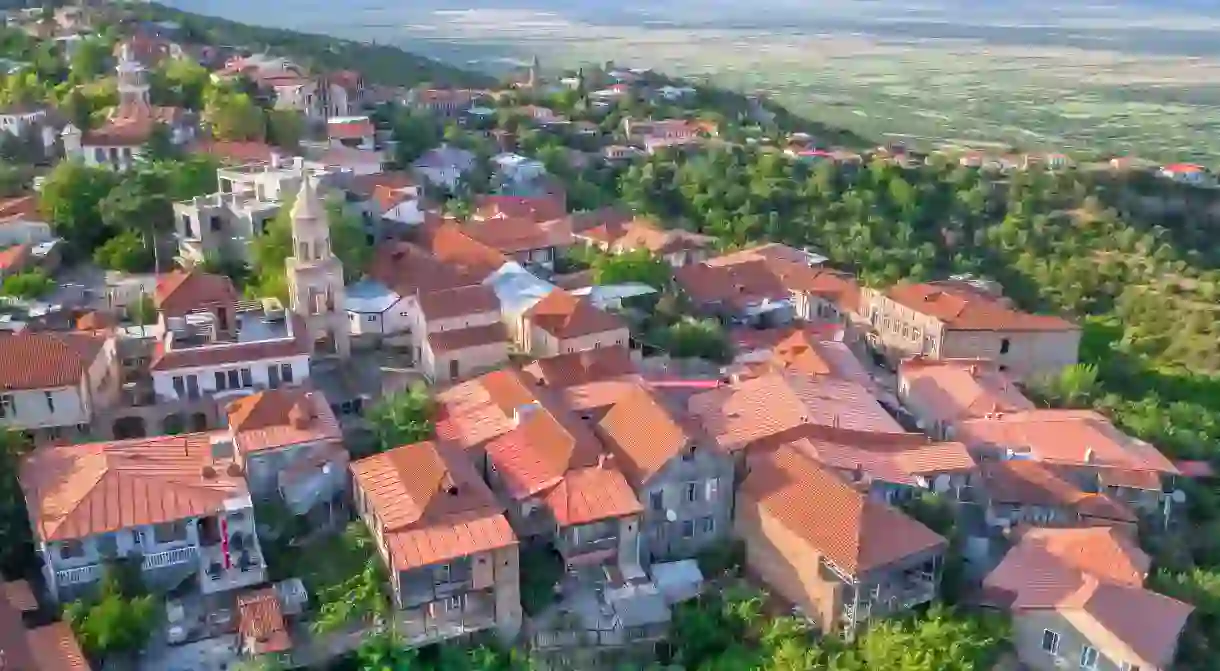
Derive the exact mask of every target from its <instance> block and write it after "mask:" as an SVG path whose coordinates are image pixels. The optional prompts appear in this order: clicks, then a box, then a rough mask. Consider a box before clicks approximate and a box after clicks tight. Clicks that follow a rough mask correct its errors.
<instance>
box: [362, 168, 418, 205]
mask: <svg viewBox="0 0 1220 671" xmlns="http://www.w3.org/2000/svg"><path fill="white" fill-rule="evenodd" d="M418 186H419V182H418V181H417V180H416V179H415V178H414V177H412V176H411V173H409V172H404V171H402V170H387V171H385V172H376V173H372V174H369V175H353V176H352V178H351V181H350V182H348V185H347V190H348V191H350V192H352V193H354V194H356V195H358V196H362V197H364V198H371V197H372V196H373V194H374V193H375V192H376V191H377V189H378V188H382V187H385V188H388V189H392V190H398V189H406V188H410V187H418Z"/></svg>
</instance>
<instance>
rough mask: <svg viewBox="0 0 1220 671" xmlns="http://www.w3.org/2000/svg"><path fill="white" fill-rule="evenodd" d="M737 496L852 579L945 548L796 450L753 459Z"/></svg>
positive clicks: (925, 531) (769, 452)
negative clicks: (760, 510) (780, 525)
mask: <svg viewBox="0 0 1220 671" xmlns="http://www.w3.org/2000/svg"><path fill="white" fill-rule="evenodd" d="M738 496H739V497H740V499H742V501H741V502H740V503H739V504H738V505H743V504H744V505H751V506H758V507H759V508H760V509H762V510H763V511H765V512H766V513H767V514H768V515H769V516H770V517H772V518H774V519H775V520H776V521H778V522H779V523H780V524H782V525H783V526H784V527H785V528H786V529H787V530H788V531H790V532H791V533H793V534H795V535H797V536H798V537H800V538H801V539H802V540H804V541H805V542H806V543H808V544H809V545H810V547H812V548H813V549H814V550H816V551H818V552H820V553H822V554H823V555H824V556H825V557H826V558H827V559H829V560H830V561H832V562H834V564H835V565H836V566H837V567H838V568H839V569H841V570H843V571H846V572H847V573H849V574H851V575H859V574H861V573H864V572H866V571H869V570H872V569H875V568H879V567H882V566H886V565H889V564H892V563H894V562H897V561H901V560H902V559H905V558H907V557H910V556H912V555H914V554H917V553H920V552H925V551H929V550H937V549H941V548H943V547H944V546H945V545H946V542H945V539H944V538H942V537H940V536H939V535H938V534H936V533H935V532H933V531H932V530H931V529H928V528H927V527H925V526H924V525H922V524H920V523H919V522H917V521H915V520H913V519H911V518H910V517H907V516H906V515H904V514H903V513H902V512H900V511H899V510H897V509H895V508H891V507H890V506H888V505H886V504H885V503H882V502H880V501H876V500H874V499H872V498H871V497H870V496H869V495H868V494H867V493H865V492H860V491H858V490H856V489H855V488H854V487H852V486H851V484H849V483H848V482H847V481H846V480H844V479H843V478H841V477H839V476H838V475H836V474H834V473H832V472H830V471H828V470H826V469H824V468H822V467H821V466H819V465H818V464H816V463H815V462H814V461H813V460H811V459H809V458H808V457H806V456H804V455H802V454H801V453H800V452H798V451H797V450H795V449H793V448H792V447H786V446H783V447H779V448H777V449H775V450H767V451H765V452H763V453H760V454H757V455H754V456H753V457H752V458H751V459H750V471H749V474H748V475H747V476H746V477H745V479H744V480H743V481H742V483H741V487H740V489H739V494H738Z"/></svg>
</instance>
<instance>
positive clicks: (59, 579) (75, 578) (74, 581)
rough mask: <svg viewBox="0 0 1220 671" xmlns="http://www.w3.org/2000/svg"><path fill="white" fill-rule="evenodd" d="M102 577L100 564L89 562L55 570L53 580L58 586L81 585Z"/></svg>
mask: <svg viewBox="0 0 1220 671" xmlns="http://www.w3.org/2000/svg"><path fill="white" fill-rule="evenodd" d="M101 579H102V565H101V564H90V565H88V566H78V567H76V568H69V569H64V570H62V571H56V572H55V582H56V583H57V584H59V585H60V586H68V585H83V584H85V583H90V582H97V581H98V580H101Z"/></svg>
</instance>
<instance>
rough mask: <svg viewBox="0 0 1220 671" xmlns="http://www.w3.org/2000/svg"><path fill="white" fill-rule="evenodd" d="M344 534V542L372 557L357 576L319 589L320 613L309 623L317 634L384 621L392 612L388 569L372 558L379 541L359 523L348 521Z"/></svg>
mask: <svg viewBox="0 0 1220 671" xmlns="http://www.w3.org/2000/svg"><path fill="white" fill-rule="evenodd" d="M343 535H344V542H345V543H349V544H351V545H353V546H355V547H357V548H359V549H360V550H362V551H364V552H365V553H366V554H368V555H369V557H370V559H369V561H368V563H367V564H366V565H365V566H364V568H363V569H362V570H361V571H360V572H359V573H357V574H356V575H353V576H351V577H349V578H347V579H346V580H344V581H342V582H340V583H339V584H337V585H327V586H324V587H322V588H321V589H320V591H319V593H318V595H317V599H318V604H319V605H318V616H317V618H316V619H314V621H313V623H312V624H311V625H310V627H311V629H313V631H314V633H317V634H327V633H333V632H337V631H341V630H343V629H344V628H346V627H349V626H352V625H358V624H369V623H379V622H385V620H386V618H387V616H388V615H389V612H390V600H389V597H388V596H387V595H386V593H385V585H386V575H385V569H384V567H383V564H382V563H381V562H380V561H378V560H377V559H375V558H373V555H374V554H375V552H376V546H377V541H376V540H374V539H373V537H372V536H371V535H369V531H368V528H367V527H365V526H364V524H362V523H360V522H354V523H352V524H349V525H348V527H347V529H345V530H344V532H343Z"/></svg>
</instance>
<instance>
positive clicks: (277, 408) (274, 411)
mask: <svg viewBox="0 0 1220 671" xmlns="http://www.w3.org/2000/svg"><path fill="white" fill-rule="evenodd" d="M225 414H226V415H227V417H228V424H229V430H230V431H231V432H232V433H233V443H234V446H235V447H236V448H237V449H238V450H239V451H241V452H243V453H247V454H249V453H251V452H260V451H263V450H271V449H277V448H281V447H287V446H290V445H299V444H302V443H310V442H315V441H327V440H329V441H336V442H337V441H341V440H342V439H343V434H342V432H341V431H340V430H339V422H338V420H337V419H336V418H335V413H334V411H333V410H331V407H330V403H328V402H327V401H326V396H324V395H323V394H322V392H320V391H309V390H306V389H302V388H300V387H286V388H282V389H271V390H268V391H262V392H258V393H256V394H251V395H249V396H245V397H243V398H240V399H238V400H236V401H233V402H232V403H230V404H229V405H228V406H226V407H225Z"/></svg>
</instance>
